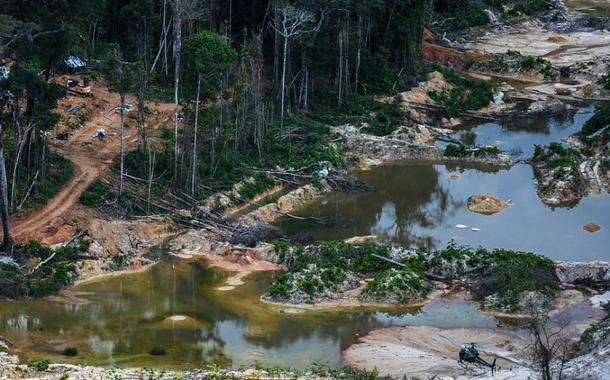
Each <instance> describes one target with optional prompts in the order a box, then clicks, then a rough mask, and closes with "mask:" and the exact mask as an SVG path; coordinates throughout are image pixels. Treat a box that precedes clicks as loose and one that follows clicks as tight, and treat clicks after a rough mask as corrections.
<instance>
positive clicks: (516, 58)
mask: <svg viewBox="0 0 610 380" xmlns="http://www.w3.org/2000/svg"><path fill="white" fill-rule="evenodd" d="M473 68H474V69H475V70H478V71H486V72H492V73H496V74H507V75H516V74H521V73H540V74H542V75H543V76H544V79H545V80H555V79H557V78H558V77H559V70H557V69H555V68H554V67H553V66H552V65H551V63H550V62H549V61H548V60H546V59H544V58H542V57H534V56H531V55H523V54H521V53H520V52H519V51H516V50H508V51H507V52H506V53H500V54H495V55H494V56H493V58H492V59H491V60H489V61H483V62H476V63H475V65H474V67H473Z"/></svg>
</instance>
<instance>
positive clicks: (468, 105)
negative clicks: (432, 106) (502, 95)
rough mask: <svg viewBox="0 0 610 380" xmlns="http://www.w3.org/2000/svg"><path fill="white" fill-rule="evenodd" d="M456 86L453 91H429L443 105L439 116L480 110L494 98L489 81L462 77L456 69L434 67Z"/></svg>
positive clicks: (438, 111)
mask: <svg viewBox="0 0 610 380" xmlns="http://www.w3.org/2000/svg"><path fill="white" fill-rule="evenodd" d="M434 69H435V70H436V71H439V72H440V73H441V74H443V77H444V78H445V80H446V81H447V82H449V83H450V84H452V85H453V86H454V88H453V90H451V92H449V93H447V92H436V91H432V92H429V93H428V95H429V96H430V97H431V98H432V99H433V100H434V101H435V102H436V103H438V104H441V105H442V106H443V107H442V108H440V109H439V110H437V111H436V114H437V116H438V117H446V118H451V117H454V116H458V115H460V114H462V113H464V112H466V111H472V110H478V109H481V108H484V107H486V106H487V105H489V102H491V101H492V100H493V89H492V87H491V85H490V84H489V83H488V82H487V81H483V80H479V79H474V78H468V77H462V76H460V75H459V74H458V73H456V72H455V71H454V70H449V69H446V68H443V67H438V66H436V67H434Z"/></svg>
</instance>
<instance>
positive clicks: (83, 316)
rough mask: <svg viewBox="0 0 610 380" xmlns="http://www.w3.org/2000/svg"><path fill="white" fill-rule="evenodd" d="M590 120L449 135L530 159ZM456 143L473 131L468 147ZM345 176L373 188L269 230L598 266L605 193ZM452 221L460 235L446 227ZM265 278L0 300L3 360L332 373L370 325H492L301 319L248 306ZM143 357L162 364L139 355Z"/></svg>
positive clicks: (165, 279)
mask: <svg viewBox="0 0 610 380" xmlns="http://www.w3.org/2000/svg"><path fill="white" fill-rule="evenodd" d="M591 111H592V109H591V108H585V109H584V110H582V112H581V113H578V114H577V115H575V116H574V118H573V119H551V120H546V119H543V120H538V121H536V122H526V121H524V122H523V123H524V124H523V126H522V127H519V126H515V125H511V126H502V125H498V124H484V125H480V126H474V127H470V128H468V129H463V130H461V131H459V132H457V134H456V136H457V137H459V138H460V139H464V140H467V139H469V138H470V139H472V138H474V141H475V142H477V143H479V144H485V143H494V142H495V143H498V141H500V142H501V144H500V145H502V148H503V149H506V150H509V149H513V148H514V149H515V150H517V149H520V151H521V152H522V155H523V156H528V155H529V154H531V153H530V152H531V147H532V145H533V144H535V143H540V144H546V143H547V142H550V141H558V140H559V139H561V138H562V137H565V136H568V135H570V134H572V133H574V132H576V131H577V130H578V129H579V128H580V127H581V126H582V123H583V122H584V121H585V120H586V119H587V118H588V117H590V115H591ZM467 132H472V133H471V135H470V137H469V136H467V135H466V133H467ZM473 135H474V137H473ZM357 175H358V177H359V178H360V180H362V181H364V182H367V183H369V184H371V185H373V186H374V187H375V188H376V190H375V191H374V192H370V193H361V194H341V193H331V194H329V195H327V196H325V197H323V198H320V199H319V200H318V201H316V202H314V203H312V204H311V205H309V206H307V207H306V208H303V209H302V210H300V211H299V213H298V214H299V215H302V216H315V217H319V218H320V219H323V220H324V221H326V224H324V225H321V224H318V223H312V222H307V221H296V220H294V219H289V220H281V221H280V222H279V225H280V226H281V227H283V228H284V230H286V231H287V232H288V233H290V234H296V233H302V232H306V233H309V234H312V235H314V236H315V237H317V238H322V239H336V238H344V237H350V236H353V235H365V234H375V235H379V236H380V238H381V239H382V240H386V241H391V242H400V243H403V244H407V245H411V246H428V247H443V246H444V245H446V244H447V242H448V241H450V240H451V239H454V240H456V241H457V242H458V243H461V244H468V245H472V246H478V245H483V246H486V247H489V248H493V247H505V248H512V249H518V250H529V251H533V252H536V253H541V254H545V255H547V256H549V257H552V258H554V259H567V260H583V261H584V260H593V259H605V260H608V259H610V196H608V195H601V196H590V197H587V198H585V199H583V200H582V201H581V202H579V203H578V204H577V205H573V206H571V207H564V208H550V207H547V206H545V205H544V204H543V203H542V202H541V201H540V200H539V199H538V197H537V195H536V192H535V187H534V179H533V172H532V168H531V167H530V166H528V165H516V166H515V167H513V168H512V169H510V170H491V169H489V168H484V167H475V166H460V165H445V164H421V163H415V162H399V163H393V164H387V165H382V166H379V167H376V168H373V169H372V170H370V171H360V172H357ZM452 176H453V179H452ZM455 176H458V177H455ZM455 178H457V179H455ZM481 193H483V194H493V195H496V196H499V197H500V198H502V199H504V200H507V199H511V200H512V207H511V208H509V209H507V210H504V211H502V212H501V213H499V214H495V215H491V216H485V215H479V214H474V213H471V212H469V211H468V210H467V209H466V200H467V199H468V197H469V196H470V195H472V194H481ZM587 223H596V224H598V225H600V226H601V227H602V230H601V231H599V232H596V233H588V232H585V231H583V230H582V228H581V227H582V225H584V224H587ZM457 224H464V225H466V226H468V228H466V229H458V228H456V227H455V226H456V225H457ZM473 227H475V228H479V229H480V231H478V232H475V231H472V228H473ZM276 275H277V274H276V273H274V272H262V273H253V274H251V275H249V276H247V277H246V278H245V279H244V280H245V284H244V285H243V286H239V287H237V288H236V289H234V290H232V291H228V292H221V291H219V290H217V288H218V287H219V286H222V285H224V281H225V280H226V279H227V278H228V276H230V273H229V272H224V271H221V270H218V269H214V268H210V267H209V266H208V265H207V264H206V262H205V261H203V260H178V259H176V258H171V257H164V258H163V260H162V261H161V262H160V263H159V264H157V265H154V266H153V267H151V268H150V269H149V270H148V271H145V272H141V273H133V274H128V275H123V276H114V277H106V278H100V279H98V280H95V281H92V282H88V283H84V284H81V285H78V286H76V287H75V288H74V289H72V290H70V291H66V292H64V293H63V294H62V295H61V296H59V297H53V298H51V299H44V300H27V301H0V335H2V336H5V337H7V338H8V339H10V340H11V341H13V342H14V343H15V350H14V352H15V353H17V354H18V355H19V356H20V357H21V359H22V360H24V361H28V360H33V359H40V358H49V359H51V360H53V361H55V362H71V363H86V364H96V365H105V366H115V365H116V366H125V367H132V366H154V367H164V368H194V367H202V366H204V365H206V364H209V363H214V364H218V365H221V366H227V367H239V366H240V365H249V364H252V363H254V362H255V361H262V362H264V363H267V364H281V365H284V366H290V367H294V368H303V367H306V366H307V365H309V364H310V363H312V362H316V361H319V362H325V363H328V364H330V365H332V366H338V365H340V363H341V350H342V349H344V348H346V347H347V346H349V345H350V344H352V343H354V342H355V341H356V339H357V335H362V334H365V333H367V332H369V331H371V330H373V329H376V328H380V327H387V326H392V325H405V324H414V325H428V326H435V327H441V328H454V327H456V328H457V327H465V328H469V327H474V328H490V329H493V328H497V327H498V324H499V322H498V321H497V320H496V319H495V318H493V317H491V316H488V315H484V314H481V313H479V312H478V310H477V308H476V306H475V305H473V304H472V303H469V302H467V301H464V300H463V299H440V300H436V301H434V302H432V303H430V304H428V305H426V306H424V307H422V308H420V309H405V308H402V309H385V310H369V309H349V310H341V311H338V310H334V311H303V310H296V309H290V308H283V307H277V306H271V305H267V304H264V303H262V302H261V301H260V296H261V295H262V294H263V293H264V292H265V291H266V290H267V289H268V287H269V286H270V284H271V283H272V281H273V278H274V276H276ZM68 347H75V348H77V350H78V356H76V357H68V356H63V355H62V354H61V353H62V351H63V350H64V349H66V348H68ZM155 347H158V348H160V349H162V350H165V352H166V354H165V355H161V356H153V355H151V354H150V353H149V352H150V351H151V350H152V349H153V348H155Z"/></svg>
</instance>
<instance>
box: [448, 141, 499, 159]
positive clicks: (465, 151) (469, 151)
mask: <svg viewBox="0 0 610 380" xmlns="http://www.w3.org/2000/svg"><path fill="white" fill-rule="evenodd" d="M500 153H502V151H501V150H500V149H499V148H498V147H496V146H483V147H474V146H468V145H464V144H448V145H447V146H446V147H445V156H447V157H495V156H497V155H499V154H500Z"/></svg>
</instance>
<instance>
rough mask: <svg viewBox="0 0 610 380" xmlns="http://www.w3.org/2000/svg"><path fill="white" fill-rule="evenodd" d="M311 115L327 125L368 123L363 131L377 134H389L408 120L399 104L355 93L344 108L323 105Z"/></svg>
mask: <svg viewBox="0 0 610 380" xmlns="http://www.w3.org/2000/svg"><path fill="white" fill-rule="evenodd" d="M309 117H310V118H312V119H313V120H316V121H319V122H321V123H325V124H327V125H342V124H352V125H366V126H365V127H364V128H362V131H363V132H365V133H369V134H372V135H376V136H387V135H389V134H391V133H392V132H394V131H395V130H396V129H398V127H400V126H401V125H404V124H405V123H406V122H407V119H406V115H405V113H404V112H403V111H402V110H401V109H400V107H399V106H398V105H397V104H393V103H390V104H387V103H383V102H380V101H378V100H375V98H374V97H372V96H362V95H354V96H353V97H352V98H351V99H350V100H349V101H348V102H347V104H346V105H345V107H344V108H337V107H321V108H320V109H317V110H316V111H315V112H312V113H311V114H310V116H309Z"/></svg>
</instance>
